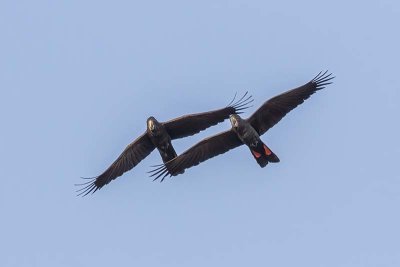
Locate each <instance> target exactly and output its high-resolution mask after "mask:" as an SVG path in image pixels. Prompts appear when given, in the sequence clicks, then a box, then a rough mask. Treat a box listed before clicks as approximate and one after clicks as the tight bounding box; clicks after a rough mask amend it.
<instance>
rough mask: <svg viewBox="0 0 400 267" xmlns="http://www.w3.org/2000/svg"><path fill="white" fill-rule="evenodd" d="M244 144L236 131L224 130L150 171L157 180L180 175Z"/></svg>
mask: <svg viewBox="0 0 400 267" xmlns="http://www.w3.org/2000/svg"><path fill="white" fill-rule="evenodd" d="M242 144H243V143H242V142H241V141H240V139H239V138H238V136H237V134H236V133H235V132H234V131H232V130H229V131H225V132H222V133H220V134H217V135H214V136H211V137H208V138H206V139H203V140H202V141H200V142H199V143H197V144H196V145H194V146H192V147H191V148H189V149H188V150H186V151H185V152H183V153H182V154H181V155H179V156H177V157H176V158H174V159H173V160H170V161H168V162H167V163H165V164H162V165H161V166H160V167H158V168H156V169H154V170H152V171H150V172H152V173H153V174H152V175H151V176H153V177H154V176H156V178H155V179H154V180H157V179H158V178H160V177H162V180H164V178H165V177H166V176H168V175H170V176H172V175H178V174H179V173H180V172H182V171H184V170H185V169H188V168H190V167H193V166H196V165H198V164H200V163H201V162H203V161H206V160H208V159H210V158H212V157H215V156H217V155H220V154H223V153H225V152H227V151H229V150H231V149H234V148H236V147H238V146H240V145H242ZM162 180H161V181H162Z"/></svg>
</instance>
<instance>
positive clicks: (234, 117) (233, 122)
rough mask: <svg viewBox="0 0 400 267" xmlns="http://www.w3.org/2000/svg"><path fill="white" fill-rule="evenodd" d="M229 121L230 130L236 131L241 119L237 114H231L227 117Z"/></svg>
mask: <svg viewBox="0 0 400 267" xmlns="http://www.w3.org/2000/svg"><path fill="white" fill-rule="evenodd" d="M229 120H230V121H231V125H232V129H233V130H234V131H236V130H237V129H238V128H239V125H240V121H241V120H242V118H240V116H239V115H237V114H232V115H230V116H229Z"/></svg>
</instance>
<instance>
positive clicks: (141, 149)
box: [77, 133, 155, 196]
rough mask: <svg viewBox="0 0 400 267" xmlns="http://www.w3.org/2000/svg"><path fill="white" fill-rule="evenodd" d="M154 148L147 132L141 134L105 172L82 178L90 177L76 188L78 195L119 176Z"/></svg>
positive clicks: (96, 188)
mask: <svg viewBox="0 0 400 267" xmlns="http://www.w3.org/2000/svg"><path fill="white" fill-rule="evenodd" d="M154 148H155V146H154V145H153V143H152V142H151V140H150V138H149V137H148V136H147V134H146V133H144V134H142V135H141V136H140V137H138V138H137V139H136V140H135V141H133V142H132V143H131V144H129V145H128V146H127V147H126V148H125V150H124V151H123V152H122V154H121V155H120V156H119V157H118V158H117V159H116V160H115V161H114V162H113V164H111V166H110V167H108V169H107V170H106V171H105V172H103V173H102V174H100V175H99V176H97V177H94V178H84V179H90V181H88V182H87V183H84V184H80V185H83V186H84V187H83V188H81V189H79V190H77V192H78V196H80V195H82V196H86V195H87V194H89V193H94V192H96V191H97V190H99V189H100V188H102V187H103V186H104V185H106V184H108V183H109V182H111V181H112V180H114V179H116V178H117V177H119V176H121V175H122V174H123V173H124V172H127V171H129V170H131V169H132V168H133V167H135V166H136V165H137V164H138V163H139V162H140V161H142V160H143V159H144V158H146V157H147V156H148V155H149V154H150V153H151V151H153V150H154Z"/></svg>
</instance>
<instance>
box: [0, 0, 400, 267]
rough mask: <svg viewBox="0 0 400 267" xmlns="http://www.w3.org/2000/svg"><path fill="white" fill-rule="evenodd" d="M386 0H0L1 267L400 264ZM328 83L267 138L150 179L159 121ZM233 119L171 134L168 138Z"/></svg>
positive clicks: (393, 49) (394, 79)
mask: <svg viewBox="0 0 400 267" xmlns="http://www.w3.org/2000/svg"><path fill="white" fill-rule="evenodd" d="M399 24H400V3H399V2H398V1H379V2H378V1H330V2H321V1H309V0H306V1H296V2H295V1H278V2H277V1H275V2H266V1H201V2H200V1H198V2H196V3H193V2H188V1H148V2H146V3H144V1H112V2H111V1H75V0H73V1H62V2H60V1H58V2H55V1H42V0H39V1H2V2H1V3H0V32H1V37H0V38H1V42H0V58H1V60H0V83H1V84H0V88H1V98H0V103H1V105H0V118H1V122H2V127H1V138H0V147H1V153H0V157H1V158H0V160H1V166H2V175H1V182H2V183H1V184H2V185H1V187H0V211H1V220H0V226H1V227H0V236H1V242H0V266H6V267H8V266H40V267H45V266H77V267H78V266H99V267H100V266H110V265H112V266H307V267H310V266H328V267H329V266H343V267H344V266H352V267H354V266H363V267H365V266H399V265H400V253H399V251H400V241H399V240H400V230H399V225H400V216H399V214H398V208H399V204H400V181H399V171H398V166H397V164H398V159H399V156H398V155H399V153H400V146H399V139H398V136H400V127H399V115H400V108H399V104H398V100H399V98H400V93H399V92H400V83H399V81H398V62H399V59H400V57H399V47H400V38H399V37H398V34H396V33H397V32H398V25H399ZM325 69H329V70H330V71H331V72H333V73H334V74H335V76H336V79H335V81H334V84H333V85H330V86H329V87H328V88H327V89H325V90H323V91H321V92H318V93H317V94H315V95H314V96H313V97H312V98H311V99H310V100H308V101H307V102H306V103H304V104H303V105H302V106H300V107H299V108H297V109H296V110H294V111H292V112H291V113H290V114H289V115H288V116H287V117H285V118H284V119H283V120H282V121H281V122H280V123H279V124H278V125H276V126H275V127H274V128H272V129H271V130H270V131H269V132H267V133H266V134H265V135H264V136H263V137H262V139H263V140H264V141H265V143H267V144H268V145H269V147H270V148H271V149H272V150H273V151H274V152H275V153H276V154H277V155H278V156H279V158H280V159H281V162H280V163H279V164H270V165H268V166H267V167H266V168H263V169H262V168H259V166H258V165H257V163H256V162H255V161H254V159H253V158H252V156H251V155H250V153H249V151H248V149H247V148H245V147H241V148H238V149H235V150H233V151H231V152H229V153H227V154H224V155H222V156H219V157H217V158H214V159H212V160H209V161H207V162H205V163H203V164H201V165H200V166H197V167H195V168H192V169H189V170H187V171H186V173H185V174H184V175H180V176H178V177H175V178H173V179H167V180H166V181H165V182H164V183H158V182H152V180H151V179H150V178H148V174H147V173H146V172H147V171H149V170H150V169H151V168H150V166H151V165H154V164H158V163H160V157H159V155H158V154H157V153H156V152H154V153H152V154H151V155H150V156H149V157H148V158H146V159H145V160H144V161H143V162H142V163H141V164H140V165H139V166H137V167H136V168H135V169H134V170H133V171H131V172H129V173H126V174H125V175H124V176H122V177H120V178H119V179H117V180H116V181H114V182H112V183H110V184H109V185H108V186H106V187H104V188H103V189H102V190H100V191H99V192H96V194H94V195H92V196H90V197H87V198H79V197H76V196H75V187H74V183H77V182H79V181H80V179H79V177H80V176H86V177H87V176H94V175H98V174H100V173H101V172H102V171H103V170H104V169H105V168H107V167H108V165H109V164H110V163H111V162H112V161H113V160H114V159H115V158H116V157H117V156H118V155H119V154H120V152H121V151H122V150H123V149H124V148H125V146H126V145H127V144H129V143H130V142H131V141H132V140H133V139H134V138H136V137H137V136H138V135H139V134H141V133H142V132H143V131H144V130H145V127H146V125H145V122H146V118H147V117H149V116H151V115H152V116H155V117H156V118H157V119H159V120H160V121H164V120H168V119H171V118H174V117H177V116H181V115H183V114H188V113H194V112H202V111H207V110H210V109H215V108H220V107H222V106H225V105H226V104H227V103H228V102H229V101H230V100H231V98H232V97H233V95H234V93H235V92H239V93H241V92H244V91H246V90H249V91H250V92H251V93H252V95H253V96H254V99H255V101H254V107H253V108H251V109H249V110H248V112H247V113H246V114H244V117H247V116H249V115H250V114H251V113H252V112H253V111H255V110H256V108H258V106H259V105H261V104H262V103H263V102H264V101H265V100H267V99H268V98H270V97H272V96H274V95H276V94H278V93H280V92H282V91H285V90H288V89H291V88H293V87H296V86H299V85H301V84H303V83H305V82H307V81H308V80H310V79H311V78H313V77H314V76H315V75H316V74H317V73H318V72H319V71H320V70H325ZM229 127H230V124H229V122H228V121H226V122H224V123H222V124H220V125H218V126H216V127H212V128H210V129H208V130H207V131H205V132H202V133H201V134H199V135H196V136H193V137H190V138H187V139H184V140H176V141H175V142H174V146H175V148H176V150H177V152H178V153H180V152H183V151H184V150H186V149H187V148H188V147H190V146H191V145H193V144H194V143H196V142H197V141H199V140H201V139H202V138H204V137H206V136H209V135H212V134H215V133H217V132H219V131H222V130H225V129H227V128H229Z"/></svg>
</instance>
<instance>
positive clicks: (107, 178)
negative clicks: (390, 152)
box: [77, 92, 253, 196]
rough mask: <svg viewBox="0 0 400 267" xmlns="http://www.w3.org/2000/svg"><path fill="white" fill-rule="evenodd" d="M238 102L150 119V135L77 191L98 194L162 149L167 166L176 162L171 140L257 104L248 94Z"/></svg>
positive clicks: (135, 143)
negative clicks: (200, 110)
mask: <svg viewBox="0 0 400 267" xmlns="http://www.w3.org/2000/svg"><path fill="white" fill-rule="evenodd" d="M235 98H236V95H235V97H234V98H233V99H232V101H231V102H230V103H229V104H228V106H227V107H225V108H222V109H218V110H213V111H208V112H203V113H197V114H191V115H185V116H182V117H179V118H176V119H173V120H170V121H167V122H158V121H157V120H156V119H155V118H154V117H150V118H148V119H147V129H146V132H145V133H143V134H142V135H141V136H140V137H138V138H137V139H136V140H135V141H133V142H132V143H131V144H129V145H128V146H127V147H126V148H125V150H124V151H123V152H122V154H121V155H120V156H119V157H118V158H117V159H116V160H115V161H114V162H113V163H112V164H111V166H110V167H108V169H107V170H105V171H104V172H103V173H102V174H100V175H99V176H97V177H93V178H83V179H89V181H88V182H86V183H83V184H79V185H81V186H83V187H82V188H80V189H79V190H77V192H78V195H82V196H85V195H87V194H89V193H94V192H96V191H97V190H99V189H100V188H102V187H103V186H104V185H106V184H108V183H109V182H111V181H112V180H114V179H116V178H117V177H119V176H121V175H122V174H123V173H125V172H127V171H129V170H131V169H132V168H133V167H135V166H136V165H137V164H139V162H140V161H142V160H143V159H144V158H146V157H147V156H148V155H149V154H150V153H151V152H152V151H153V150H154V149H155V148H157V149H158V151H159V153H160V155H161V158H162V160H163V162H168V161H170V160H171V159H173V158H175V157H176V156H177V155H176V152H175V150H174V148H173V146H172V143H171V140H173V139H177V138H182V137H186V136H191V135H194V134H196V133H199V132H200V131H203V130H205V129H207V128H208V127H211V126H213V125H216V124H218V123H220V122H222V121H224V120H225V119H227V118H228V117H229V115H232V114H240V113H242V111H243V110H244V109H246V108H248V105H249V104H250V103H251V102H252V101H253V99H252V97H251V96H249V95H248V93H247V92H246V93H245V94H244V95H243V96H242V97H241V98H240V99H239V100H237V101H236V102H234V101H235ZM183 172H184V170H181V171H178V172H177V174H178V173H183Z"/></svg>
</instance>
